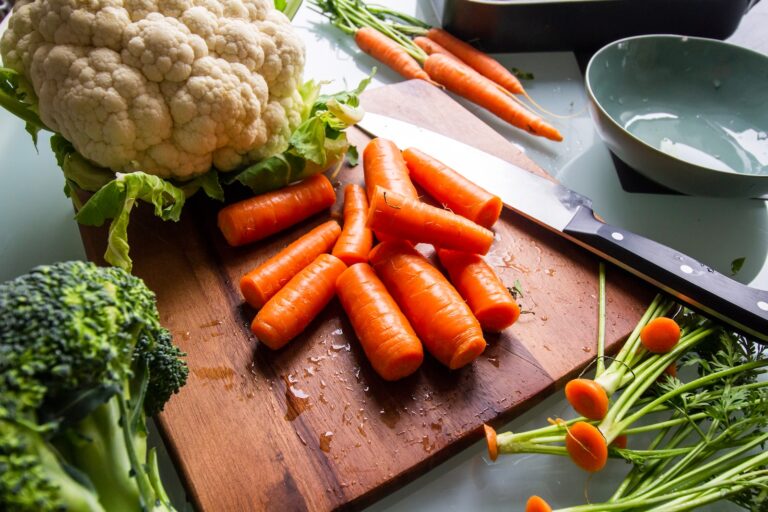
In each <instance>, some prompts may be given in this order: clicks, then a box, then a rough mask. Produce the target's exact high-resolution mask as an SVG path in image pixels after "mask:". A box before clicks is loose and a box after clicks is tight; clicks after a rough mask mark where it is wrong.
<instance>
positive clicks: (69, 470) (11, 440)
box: [0, 262, 188, 512]
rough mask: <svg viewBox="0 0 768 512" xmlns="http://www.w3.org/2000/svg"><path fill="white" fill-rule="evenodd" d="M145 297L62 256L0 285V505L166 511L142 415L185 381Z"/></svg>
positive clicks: (115, 273) (107, 271) (109, 272)
mask: <svg viewBox="0 0 768 512" xmlns="http://www.w3.org/2000/svg"><path fill="white" fill-rule="evenodd" d="M183 355H184V354H183V353H182V352H181V351H180V350H179V349H178V348H177V347H176V346H174V345H173V344H172V342H171V334H170V333H169V332H168V331H167V330H166V329H164V328H163V327H162V326H161V325H160V321H159V316H158V312H157V307H156V304H155V296H154V294H153V293H152V292H151V291H150V290H149V289H148V288H147V287H146V286H145V285H144V283H143V282H142V281H141V280H140V279H139V278H137V277H134V276H132V275H130V274H128V273H127V272H125V271H123V270H120V269H118V268H103V267H97V266H96V265H94V264H92V263H85V262H65V263H58V264H55V265H50V266H41V267H37V268H35V269H33V270H32V271H31V272H30V273H29V274H26V275H24V276H21V277H18V278H16V279H14V280H11V281H8V282H5V283H2V284H0V509H1V510H8V511H89V512H91V511H109V512H121V511H137V510H173V507H172V506H171V504H170V501H169V499H168V496H167V495H166V493H165V490H164V489H163V486H162V483H161V481H160V478H159V474H158V471H157V463H156V458H155V454H154V451H149V452H148V451H147V442H146V437H147V434H146V415H154V414H156V413H157V412H159V411H161V410H162V408H163V406H164V404H165V403H166V402H167V401H168V399H170V397H171V396H172V395H173V394H174V393H176V392H177V391H178V390H179V388H180V387H181V386H183V385H184V383H185V382H186V378H187V373H188V369H187V366H186V363H185V362H184V361H183V360H182V359H181V357H182V356H183Z"/></svg>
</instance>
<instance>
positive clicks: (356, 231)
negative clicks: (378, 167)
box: [331, 183, 373, 265]
mask: <svg viewBox="0 0 768 512" xmlns="http://www.w3.org/2000/svg"><path fill="white" fill-rule="evenodd" d="M367 216H368V199H366V197H365V190H363V187H361V186H360V185H355V184H354V183H350V184H349V185H347V186H346V187H345V188H344V229H343V230H342V231H341V235H339V239H338V240H337V241H336V245H334V246H333V252H332V253H331V254H333V255H334V256H336V257H337V258H339V259H340V260H341V261H343V262H344V263H346V264H347V265H354V264H355V263H361V262H363V261H368V253H369V252H370V251H371V246H372V245H373V233H371V230H370V229H368V228H367V227H365V220H366V217H367Z"/></svg>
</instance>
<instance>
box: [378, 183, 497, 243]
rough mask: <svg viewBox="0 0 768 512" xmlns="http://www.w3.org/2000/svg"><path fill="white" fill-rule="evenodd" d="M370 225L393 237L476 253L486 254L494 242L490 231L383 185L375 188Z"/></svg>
mask: <svg viewBox="0 0 768 512" xmlns="http://www.w3.org/2000/svg"><path fill="white" fill-rule="evenodd" d="M367 225H368V227H369V228H371V229H373V230H374V231H375V232H381V233H384V234H386V235H388V236H391V237H395V238H402V239H404V240H410V241H411V242H414V243H415V242H424V243H428V244H432V245H434V246H435V247H442V248H445V249H457V250H462V251H467V252H472V253H477V254H486V253H487V252H488V250H489V249H490V248H491V244H492V243H493V232H492V231H491V230H489V229H486V228H484V227H483V226H480V225H479V224H475V223H474V222H472V221H471V220H469V219H466V218H464V217H462V216H460V215H456V214H455V213H452V212H449V211H448V210H443V209H441V208H436V207H434V206H430V205H428V204H426V203H422V202H421V201H419V200H418V199H413V198H410V197H405V196H403V195H401V194H396V193H394V192H392V191H390V190H385V189H383V188H381V187H376V191H375V192H374V194H373V197H372V199H371V205H370V208H369V209H368V221H367Z"/></svg>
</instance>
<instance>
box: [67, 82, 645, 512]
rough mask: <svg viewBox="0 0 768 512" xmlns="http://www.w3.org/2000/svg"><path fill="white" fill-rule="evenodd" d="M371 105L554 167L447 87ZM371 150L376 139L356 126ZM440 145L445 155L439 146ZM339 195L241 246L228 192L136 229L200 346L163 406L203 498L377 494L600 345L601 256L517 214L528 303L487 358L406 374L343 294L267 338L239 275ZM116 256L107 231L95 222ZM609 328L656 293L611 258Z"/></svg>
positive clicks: (507, 260) (266, 503)
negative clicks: (391, 371)
mask: <svg viewBox="0 0 768 512" xmlns="http://www.w3.org/2000/svg"><path fill="white" fill-rule="evenodd" d="M363 104H364V106H365V108H366V109H367V110H368V111H371V112H377V113H382V114H387V115H390V116H393V117H398V118H401V119H404V120H406V121H410V122H413V123H417V124H420V125H422V126H425V127H427V128H430V129H432V130H435V131H438V132H441V133H443V134H445V135H448V136H450V137H453V138H456V139H459V140H461V141H463V142H465V143H468V144H473V145H475V146H477V147H479V148H480V149H483V150H485V151H487V152H490V153H493V154H495V155H496V156H499V157H501V158H505V159H507V160H509V161H513V162H515V163H517V164H518V165H520V166H522V167H524V168H526V169H528V170H530V171H532V172H537V173H543V171H541V170H540V169H538V168H537V167H536V165H535V164H534V163H533V162H531V161H530V160H529V159H527V158H526V157H525V156H524V155H523V154H522V153H520V151H519V150H518V149H516V148H515V147H514V146H513V145H511V144H510V143H508V142H507V141H505V140H504V139H503V138H502V137H501V136H500V135H498V134H497V133H495V132H494V131H493V130H491V129H490V128H489V127H488V126H486V125H485V124H483V123H482V122H481V121H480V120H478V119H477V118H475V117H474V116H473V115H472V114H470V113H469V112H467V111H466V110H464V109H463V108H462V107H461V106H460V105H459V104H458V103H456V102H454V101H453V100H452V99H450V98H449V97H448V96H447V95H445V94H444V93H442V92H441V91H438V90H437V89H435V88H433V87H431V86H428V85H426V84H424V83H421V82H417V81H414V82H403V83H400V84H397V85H390V86H385V87H381V88H379V89H373V90H370V91H368V92H366V93H365V94H364V97H363ZM350 138H351V139H352V140H353V142H354V143H355V144H357V145H358V146H359V147H360V149H361V150H362V147H363V145H364V144H365V142H366V141H367V138H366V137H365V136H364V135H363V134H362V133H361V132H359V131H357V130H352V132H351V133H350ZM435 156H438V157H439V155H435ZM336 181H337V182H338V183H336V185H337V187H336V189H337V193H338V194H337V195H338V200H337V204H336V205H335V206H334V207H333V208H332V210H331V212H329V213H325V214H321V215H318V216H316V217H313V218H312V219H309V220H308V221H306V222H303V223H302V224H300V225H298V226H296V227H294V228H293V229H290V230H288V231H286V232H284V233H281V234H278V235H276V236H273V237H271V238H269V239H267V240H264V241H262V242H259V243H257V244H256V245H252V246H248V247H241V248H231V247H228V246H227V244H226V242H225V241H224V239H223V238H222V236H221V235H220V233H219V232H218V230H217V228H216V221H215V219H216V212H217V211H218V209H219V208H220V205H219V204H216V203H215V202H211V201H208V200H205V199H202V198H195V199H193V200H191V201H190V202H189V203H188V204H187V206H186V207H185V210H184V213H183V215H182V219H181V221H180V222H179V223H176V224H174V223H171V222H166V223H163V222H160V221H157V220H155V219H154V218H152V217H151V214H150V212H149V211H148V209H147V208H143V207H142V208H139V209H138V210H137V211H135V212H134V216H133V218H132V220H131V227H130V240H131V248H132V252H131V256H132V257H133V260H134V273H135V274H137V275H138V276H140V277H142V278H143V279H144V280H145V281H146V283H147V284H148V285H149V287H150V288H152V289H153V290H154V291H155V292H156V294H157V297H158V304H159V309H160V313H161V316H162V321H163V324H164V325H165V326H166V327H168V328H169V329H170V330H171V331H172V332H173V334H174V339H175V342H176V343H177V344H179V345H180V346H181V347H182V348H183V349H184V350H185V351H186V352H187V353H188V357H187V361H188V363H189V367H190V375H189V381H188V383H187V385H186V386H185V387H184V388H183V389H182V391H181V392H180V393H179V394H178V395H176V396H175V397H174V398H173V399H172V400H171V401H170V402H169V403H168V405H167V406H166V409H165V411H164V412H163V413H162V414H161V415H160V417H159V423H160V426H161V428H162V430H163V433H164V436H165V439H166V443H167V445H168V448H169V450H170V451H171V453H172V456H173V457H174V458H175V461H176V465H177V467H178V469H179V471H180V474H181V475H182V478H183V479H184V480H185V483H186V486H187V490H188V493H189V496H190V498H191V500H192V501H193V503H194V504H195V505H196V506H197V507H199V509H201V510H206V511H219V510H221V511H230V510H238V511H245V510H267V509H269V510H283V511H294V510H333V509H339V508H343V509H349V508H351V509H359V508H362V507H364V506H365V505H366V504H370V503H371V502H373V501H375V500H376V499H377V498H379V497H381V496H383V495H385V494H386V493H388V492H391V491H392V490H394V489H395V488H397V487H399V486H401V485H403V484H405V483H406V482H408V481H409V480H411V479H413V478H415V477H416V476H418V475H419V474H422V473H424V472H426V471H428V470H429V469H430V468H432V467H434V466H435V465H437V464H439V463H440V462H442V461H444V460H446V459H447V458H448V457H450V456H451V455H453V454H455V453H457V452H458V451H460V450H461V449H463V448H465V447H467V446H468V445H469V444H471V443H472V442H474V441H476V440H478V439H479V438H480V437H481V436H482V433H481V425H482V424H483V423H484V422H488V423H490V424H492V425H496V426H499V425H501V424H502V423H504V422H505V421H507V420H509V419H511V418H512V417H514V416H515V415H518V414H520V413H522V412H523V411H524V410H526V409H527V408H529V407H531V406H532V405H534V404H535V403H536V402H537V401H539V400H540V399H542V398H543V397H544V396H546V395H547V394H549V393H551V392H552V391H554V390H555V389H557V388H558V387H561V386H562V385H563V384H564V382H565V381H566V380H567V379H568V378H570V377H571V376H573V375H574V374H575V373H577V372H578V371H579V370H580V369H581V368H582V367H583V366H584V365H585V364H587V363H588V362H589V360H590V359H591V358H593V357H594V354H595V345H596V341H595V340H596V336H597V266H598V260H597V258H595V257H593V256H592V255H590V254H589V253H587V252H586V251H583V250H581V249H580V248H578V247H577V246H575V245H573V244H571V243H569V242H567V241H565V240H563V239H561V238H559V237H557V236H556V235H554V234H552V233H550V232H548V231H546V230H544V229H542V228H539V227H537V226H535V225H534V224H532V223H531V222H529V221H527V220H525V219H522V218H520V217H517V216H516V215H515V214H513V213H511V212H510V211H505V212H504V213H503V215H502V218H501V220H500V221H499V222H498V223H497V224H496V226H495V227H494V230H495V232H496V235H497V236H496V241H495V242H494V245H493V247H492V249H491V251H490V253H489V254H488V256H487V261H489V262H490V263H491V264H492V265H493V266H494V267H495V268H496V270H497V272H498V273H499V275H500V276H501V277H502V279H503V280H504V282H505V284H507V285H508V286H513V285H514V283H515V280H519V281H520V284H521V285H522V288H523V290H524V296H523V297H522V298H521V299H520V302H521V304H522V306H523V308H524V310H528V311H531V312H532V313H530V314H524V315H522V316H521V318H520V320H519V321H518V322H517V324H515V325H514V326H512V327H511V328H510V329H507V330H506V331H505V332H504V333H502V334H493V335H490V334H489V335H487V336H486V340H487V341H488V348H487V349H486V351H485V353H484V354H483V355H482V356H481V357H480V358H479V359H478V360H477V361H475V362H474V363H473V364H472V365H470V366H468V367H465V368H463V369H461V370H458V371H448V370H447V369H446V368H445V367H442V366H441V365H440V364H438V363H437V362H435V361H434V360H433V359H432V358H431V357H425V362H424V364H423V366H422V367H421V369H420V370H419V371H418V372H417V373H416V374H415V375H413V376H411V377H409V378H407V379H404V380H402V381H399V382H396V383H388V382H385V381H383V380H382V379H380V378H379V377H378V376H377V375H376V374H375V373H374V372H373V370H372V369H371V367H370V366H369V364H368V362H367V361H366V359H365V356H364V354H363V351H362V349H361V348H360V346H359V344H358V342H357V339H356V338H355V335H354V332H353V330H352V327H351V325H350V324H349V322H348V320H347V319H346V317H345V316H344V315H343V313H342V311H341V307H340V305H339V303H338V301H337V300H335V299H334V301H332V302H331V304H330V305H329V306H328V307H327V308H326V309H325V310H324V311H323V312H322V313H321V315H320V316H319V318H317V319H316V320H315V321H314V322H313V323H312V324H311V325H310V326H309V328H308V329H307V330H306V331H305V332H304V333H303V334H302V335H301V336H300V337H299V338H297V339H295V340H293V341H292V342H291V343H290V344H289V345H288V346H287V347H286V348H284V349H282V350H280V351H277V352H273V351H271V350H269V349H267V348H266V347H264V346H262V345H260V344H259V343H258V342H257V340H256V339H255V338H254V337H253V335H251V333H250V330H249V328H248V327H249V324H250V321H251V319H252V318H253V316H254V314H255V312H254V311H253V310H252V309H251V308H250V307H248V306H247V305H245V304H244V301H243V299H242V297H241V295H240V292H239V288H238V282H239V279H240V277H241V276H242V275H243V274H244V273H246V272H247V271H248V270H250V269H251V268H253V267H254V266H256V265H257V264H259V263H260V262H262V261H263V260H264V259H266V258H268V257H269V256H271V255H273V254H274V253H276V252H277V251H279V250H280V249H281V248H283V247H284V246H285V245H287V244H288V243H290V242H291V241H292V240H294V239H296V238H297V237H298V236H300V235H302V234H303V233H305V232H307V231H308V230H310V229H311V228H312V227H314V226H316V225H317V224H320V223H321V222H324V221H326V220H328V218H330V217H335V218H339V215H340V212H341V200H342V197H341V196H342V194H341V193H340V192H341V191H342V188H343V184H345V183H348V182H357V183H362V168H361V167H358V168H352V169H344V170H343V171H342V172H341V173H340V174H339V176H338V177H337V179H336ZM82 235H83V241H84V244H85V246H86V251H87V253H88V255H89V257H90V258H91V259H94V260H96V261H101V254H103V252H104V247H105V240H106V232H105V231H104V230H103V229H94V228H82ZM608 272H609V274H608V292H607V296H608V303H607V310H608V322H607V340H608V344H609V346H610V345H613V344H615V343H617V342H618V341H620V340H622V339H623V338H624V337H626V335H627V334H628V333H629V332H630V331H631V329H632V327H633V326H634V324H635V323H636V322H637V320H638V319H639V318H640V316H641V315H642V312H643V310H644V309H645V307H646V305H647V304H648V302H649V300H650V298H651V295H652V293H653V291H652V290H651V289H650V288H649V287H647V286H646V285H645V284H643V283H641V282H640V281H638V280H636V279H635V278H632V277H631V276H629V275H628V274H625V273H624V272H622V271H620V270H618V269H616V268H613V267H609V269H608Z"/></svg>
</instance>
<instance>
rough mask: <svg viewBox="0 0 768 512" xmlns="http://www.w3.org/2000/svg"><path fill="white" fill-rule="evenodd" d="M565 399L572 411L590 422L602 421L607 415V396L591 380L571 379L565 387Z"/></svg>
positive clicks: (601, 388) (598, 385) (603, 390)
mask: <svg viewBox="0 0 768 512" xmlns="http://www.w3.org/2000/svg"><path fill="white" fill-rule="evenodd" d="M565 397H566V399H568V403H570V404H571V406H572V407H573V409H574V410H575V411H576V412H577V413H579V414H581V415H582V416H584V417H585V418H589V419H590V420H602V419H603V418H605V415H606V414H607V413H608V395H607V394H606V392H605V389H603V387H602V386H601V385H600V384H598V383H597V382H595V381H594V380H592V379H573V380H571V381H570V382H568V384H566V385H565Z"/></svg>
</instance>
